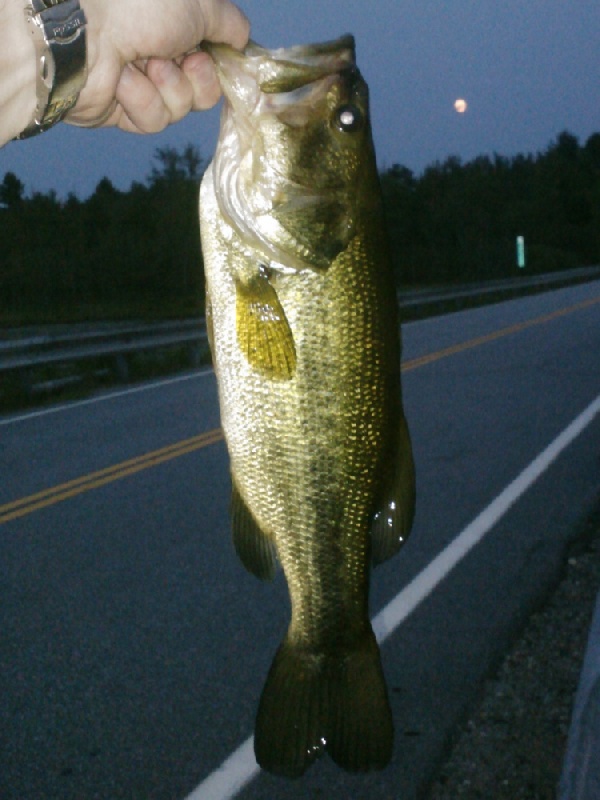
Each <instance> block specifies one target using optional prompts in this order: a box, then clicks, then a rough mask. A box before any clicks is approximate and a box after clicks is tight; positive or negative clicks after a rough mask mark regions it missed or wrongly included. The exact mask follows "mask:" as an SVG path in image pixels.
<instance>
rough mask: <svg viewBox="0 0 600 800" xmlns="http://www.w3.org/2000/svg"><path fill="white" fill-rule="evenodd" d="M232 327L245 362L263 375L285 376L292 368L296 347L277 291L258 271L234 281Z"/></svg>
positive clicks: (285, 377)
mask: <svg viewBox="0 0 600 800" xmlns="http://www.w3.org/2000/svg"><path fill="white" fill-rule="evenodd" d="M236 290H237V297H236V330H237V340H238V344H239V346H240V349H241V350H242V352H243V353H244V355H245V356H246V358H247V359H248V362H249V363H250V364H251V365H252V367H254V369H256V370H257V371H258V372H260V373H261V374H263V375H264V376H265V377H267V378H275V379H278V380H289V379H290V378H291V377H292V376H293V375H294V373H295V371H296V349H295V346H294V338H293V336H292V331H291V329H290V326H289V323H288V321H287V318H286V316H285V311H284V310H283V308H282V306H281V303H280V302H279V298H278V297H277V292H276V291H275V289H274V288H273V287H272V286H271V284H270V283H269V280H268V278H267V277H266V276H265V275H263V274H262V273H259V274H258V275H256V276H255V277H253V278H252V279H251V280H250V281H249V282H247V283H242V281H237V282H236Z"/></svg>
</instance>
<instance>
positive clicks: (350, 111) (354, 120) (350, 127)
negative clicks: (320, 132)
mask: <svg viewBox="0 0 600 800" xmlns="http://www.w3.org/2000/svg"><path fill="white" fill-rule="evenodd" d="M362 121H363V115H362V112H361V110H360V109H359V108H357V107H356V106H354V105H352V104H350V103H348V104H346V105H343V106H340V107H339V108H338V110H337V112H336V122H337V126H338V128H339V129H340V130H341V131H343V132H344V133H354V132H355V131H357V130H359V129H360V127H361V126H362Z"/></svg>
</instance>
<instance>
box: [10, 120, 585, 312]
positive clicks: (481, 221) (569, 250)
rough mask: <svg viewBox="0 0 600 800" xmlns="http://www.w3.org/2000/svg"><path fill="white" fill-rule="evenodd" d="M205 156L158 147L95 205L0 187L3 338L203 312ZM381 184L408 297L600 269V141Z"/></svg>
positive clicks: (397, 169) (484, 159)
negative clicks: (33, 330) (438, 287)
mask: <svg viewBox="0 0 600 800" xmlns="http://www.w3.org/2000/svg"><path fill="white" fill-rule="evenodd" d="M205 167H206V162H205V160H204V159H203V158H202V157H201V155H200V154H199V152H198V150H197V149H196V148H195V147H194V146H192V145H188V146H187V147H185V148H184V149H183V150H182V151H178V150H176V149H173V148H169V147H167V148H159V149H158V150H157V151H156V153H155V156H154V162H153V164H152V165H151V171H150V173H149V174H148V176H147V178H146V181H145V182H144V183H139V182H134V183H133V184H132V185H131V187H130V189H129V190H128V191H119V190H117V189H116V188H115V187H114V186H113V184H112V183H111V182H110V180H108V179H107V178H103V179H102V180H101V181H100V182H99V183H98V185H97V187H96V189H95V191H94V192H93V194H92V195H90V197H89V198H87V199H85V200H81V199H79V198H78V197H76V196H75V195H72V194H71V195H69V196H68V197H67V198H66V200H61V199H59V198H58V197H57V195H56V193H55V192H49V193H46V194H41V193H38V192H34V193H33V194H31V195H30V196H27V195H26V193H25V189H24V186H23V184H22V183H21V181H20V180H19V178H18V177H17V176H16V175H14V174H13V173H11V172H7V173H6V174H5V175H4V179H3V180H2V182H0V243H1V246H0V325H17V324H23V323H34V322H53V321H61V322H62V321H65V322H66V321H78V320H84V319H87V320H93V319H118V318H146V319H148V318H154V319H156V318H160V317H185V316H190V315H195V314H200V313H202V310H203V300H204V297H203V295H204V277H203V270H202V261H201V250H200V237H199V229H198V211H197V202H198V200H197V197H198V184H199V181H200V178H201V176H202V173H203V170H204V168H205ZM381 184H382V189H383V194H384V201H385V214H386V217H387V227H388V231H389V236H390V241H391V245H392V252H393V257H394V266H395V270H396V277H397V281H398V283H399V285H409V286H410V285H413V286H422V285H428V284H432V283H448V282H453V281H468V280H487V279H491V278H501V277H507V276H510V275H514V274H515V273H516V272H517V266H516V246H515V242H516V237H517V236H523V237H524V239H525V244H526V254H527V268H526V272H528V273H530V272H546V271H551V270H556V269H566V268H570V267H576V266H583V265H587V264H592V263H599V262H600V133H596V134H593V135H592V136H590V137H589V139H588V140H587V141H586V142H585V144H580V143H579V141H578V139H577V137H575V136H573V135H572V134H570V133H569V132H567V131H565V132H563V133H561V134H560V135H559V136H558V137H557V138H556V140H555V141H553V142H552V143H551V144H550V145H549V146H548V147H547V149H546V150H544V151H543V152H540V153H537V154H535V155H533V154H528V155H517V156H515V157H511V158H507V157H504V156H500V155H494V156H493V157H489V156H480V157H478V158H476V159H474V160H472V161H469V162H466V163H463V162H461V160H460V159H458V158H456V157H451V158H448V159H446V160H445V161H443V162H436V163H434V164H432V165H431V166H429V167H427V168H426V169H425V170H424V172H423V173H422V174H421V175H419V176H417V175H415V174H414V173H413V172H411V170H409V169H408V168H407V167H405V166H402V165H400V164H394V165H393V166H391V167H389V168H387V169H384V170H383V171H382V173H381Z"/></svg>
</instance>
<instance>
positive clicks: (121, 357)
mask: <svg viewBox="0 0 600 800" xmlns="http://www.w3.org/2000/svg"><path fill="white" fill-rule="evenodd" d="M115 374H116V376H117V380H119V381H120V382H121V383H127V381H128V380H129V364H128V363H127V356H126V355H125V353H117V354H116V355H115Z"/></svg>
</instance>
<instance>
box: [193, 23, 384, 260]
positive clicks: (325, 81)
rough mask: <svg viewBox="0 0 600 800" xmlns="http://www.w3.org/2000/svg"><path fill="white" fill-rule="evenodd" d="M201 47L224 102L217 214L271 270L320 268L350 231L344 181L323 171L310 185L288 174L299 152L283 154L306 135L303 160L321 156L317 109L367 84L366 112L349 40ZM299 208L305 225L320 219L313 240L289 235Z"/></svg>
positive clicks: (320, 112) (217, 170)
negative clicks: (319, 230)
mask: <svg viewBox="0 0 600 800" xmlns="http://www.w3.org/2000/svg"><path fill="white" fill-rule="evenodd" d="M206 49H207V50H208V52H209V53H210V54H211V56H212V58H213V59H214V61H215V66H216V69H217V74H218V76H219V80H220V83H221V86H222V89H223V93H224V96H225V102H224V106H223V112H222V120H221V133H220V137H219V142H218V145H217V150H216V153H215V157H214V160H213V164H214V171H215V191H216V196H217V200H218V203H219V207H220V210H221V213H222V215H223V217H224V218H225V219H226V220H227V222H228V223H229V225H230V226H231V227H232V228H234V229H235V230H236V231H237V232H238V233H239V235H240V238H241V239H242V240H243V242H244V243H245V244H246V246H247V247H248V249H249V250H251V251H253V252H254V253H255V254H256V255H257V256H258V257H259V258H260V259H261V261H262V263H264V264H266V265H267V266H268V267H269V268H270V269H275V270H280V271H286V270H287V271H289V270H296V271H298V270H302V269H326V268H327V266H328V263H329V261H330V260H331V258H332V257H334V256H335V255H336V254H337V252H339V251H340V249H341V248H342V247H343V246H345V245H346V244H347V242H348V241H349V238H350V236H351V235H352V232H353V222H352V220H351V219H348V217H347V213H346V212H347V208H348V205H349V204H348V198H347V192H348V186H347V185H346V180H345V176H344V179H341V180H340V179H339V177H335V178H334V179H333V180H325V181H324V182H323V179H324V177H325V176H327V175H328V174H329V173H328V171H327V170H325V171H320V172H317V173H316V179H315V177H314V176H310V178H308V179H307V177H306V175H305V174H298V172H297V171H296V173H295V172H294V169H293V165H294V162H298V161H300V160H301V159H299V158H298V155H297V152H294V153H292V154H291V155H290V156H289V157H288V156H287V155H286V153H288V152H289V151H290V147H289V146H288V145H289V143H290V142H291V143H292V144H294V148H293V149H294V151H297V150H298V149H300V147H301V142H302V139H303V138H306V139H308V138H309V137H311V138H310V145H309V146H308V147H305V148H304V156H305V155H306V153H307V152H310V150H311V148H312V149H313V150H314V152H315V154H317V155H316V158H318V152H319V151H320V150H321V149H323V148H325V149H326V148H327V147H328V144H329V142H328V141H326V140H327V138H328V136H329V132H328V131H327V126H326V125H325V126H323V124H322V119H321V118H322V117H323V109H324V108H325V111H327V108H326V107H327V106H328V105H331V104H332V103H335V102H336V100H335V98H336V97H341V96H342V95H345V94H348V93H349V92H351V91H352V88H351V87H353V86H354V85H355V84H358V83H360V84H361V85H362V86H363V87H364V92H365V98H364V103H365V106H366V104H367V99H366V84H364V81H362V78H361V77H360V74H359V73H358V70H356V67H355V56H354V40H353V38H352V37H350V36H345V37H341V38H340V39H339V40H336V41H334V42H327V43H324V44H322V45H310V46H306V47H304V46H299V47H292V48H282V49H278V50H272V51H271V50H266V49H265V48H262V47H259V46H258V45H255V44H251V45H249V46H248V47H247V48H246V51H244V52H243V53H240V52H239V51H236V50H233V49H232V48H229V47H227V46H225V45H208V46H207V48H206ZM337 102H338V103H341V102H342V101H341V100H338V101H337ZM327 113H329V112H327ZM367 116H368V112H367V110H366V109H365V117H367ZM323 127H324V129H323V130H320V128H323ZM369 134H370V131H369ZM298 212H301V213H303V214H304V215H305V216H306V217H307V220H317V219H320V220H322V221H325V220H326V221H327V231H324V232H323V233H322V234H321V236H320V238H319V240H318V241H317V242H312V241H310V240H307V239H306V236H305V235H304V232H303V231H302V230H298V229H294V230H291V229H290V225H289V220H290V218H291V217H295V216H298ZM306 227H307V226H305V230H306ZM313 227H314V226H313Z"/></svg>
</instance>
